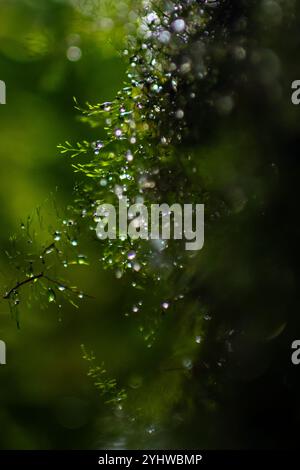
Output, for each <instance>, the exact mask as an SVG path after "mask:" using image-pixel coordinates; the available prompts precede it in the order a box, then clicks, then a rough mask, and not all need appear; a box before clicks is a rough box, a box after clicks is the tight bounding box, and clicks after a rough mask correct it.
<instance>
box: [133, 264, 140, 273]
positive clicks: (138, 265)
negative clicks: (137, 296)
mask: <svg viewBox="0 0 300 470" xmlns="http://www.w3.org/2000/svg"><path fill="white" fill-rule="evenodd" d="M133 269H134V271H136V272H139V271H140V270H141V265H140V263H134V264H133Z"/></svg>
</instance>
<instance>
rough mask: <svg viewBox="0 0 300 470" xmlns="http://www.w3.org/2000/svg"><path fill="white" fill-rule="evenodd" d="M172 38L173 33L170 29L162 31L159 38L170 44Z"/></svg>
mask: <svg viewBox="0 0 300 470" xmlns="http://www.w3.org/2000/svg"><path fill="white" fill-rule="evenodd" d="M170 39H171V33H170V32H169V31H161V32H160V33H159V35H158V40H159V41H160V42H161V43H162V44H168V43H169V42H170Z"/></svg>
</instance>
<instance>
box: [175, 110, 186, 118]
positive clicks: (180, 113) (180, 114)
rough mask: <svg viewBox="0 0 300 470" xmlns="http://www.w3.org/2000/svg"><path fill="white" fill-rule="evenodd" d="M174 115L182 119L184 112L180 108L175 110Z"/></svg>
mask: <svg viewBox="0 0 300 470" xmlns="http://www.w3.org/2000/svg"><path fill="white" fill-rule="evenodd" d="M175 116H176V118H177V119H183V117H184V112H183V111H182V109H178V110H177V111H176V114H175Z"/></svg>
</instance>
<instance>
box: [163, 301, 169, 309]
mask: <svg viewBox="0 0 300 470" xmlns="http://www.w3.org/2000/svg"><path fill="white" fill-rule="evenodd" d="M161 306H162V308H163V309H164V310H168V308H169V307H170V304H169V302H163V303H162V304H161Z"/></svg>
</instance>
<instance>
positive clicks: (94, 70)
mask: <svg viewBox="0 0 300 470" xmlns="http://www.w3.org/2000/svg"><path fill="white" fill-rule="evenodd" d="M129 18H132V19H134V16H133V13H132V12H131V11H130V9H129V6H128V2H127V3H126V2H124V1H120V2H116V1H114V2H100V3H99V2H82V1H68V0H7V1H6V0H0V79H1V80H3V81H5V83H6V87H7V104H6V105H3V106H0V127H1V144H0V158H1V172H0V179H1V180H0V201H1V203H0V213H1V233H0V244H1V248H2V250H1V286H4V285H5V283H6V282H7V281H8V280H9V279H10V278H12V279H13V274H12V272H10V267H9V265H8V264H7V260H6V258H5V256H4V255H3V251H4V249H5V248H6V247H7V243H8V239H9V236H10V234H11V233H14V231H16V230H17V229H18V227H19V226H20V223H21V221H22V220H24V219H25V218H26V217H27V215H28V214H31V213H32V212H33V210H34V209H35V208H36V207H37V206H40V205H42V206H43V211H44V215H45V216H46V217H47V212H48V211H49V218H50V220H51V215H50V210H51V209H50V206H51V204H50V199H51V196H50V194H51V193H53V191H55V188H56V187H57V188H58V191H57V194H56V195H55V199H56V203H57V205H58V206H60V207H65V206H66V205H67V204H68V203H69V202H70V200H71V198H72V188H73V185H74V181H75V180H74V174H73V172H72V170H71V167H70V165H69V162H68V161H67V159H66V160H65V159H63V158H62V157H60V156H59V152H58V150H57V145H58V144H59V143H60V142H64V141H65V140H66V139H68V140H70V141H77V140H81V139H82V138H89V136H93V138H95V137H97V135H96V134H95V133H93V132H92V131H91V130H90V129H88V128H87V127H85V126H84V125H82V124H80V123H78V121H77V119H76V114H77V111H76V110H74V103H73V97H75V96H76V97H77V99H78V101H79V102H81V103H84V102H85V101H90V102H99V101H106V100H109V99H113V98H114V96H115V94H116V92H117V90H118V89H119V88H120V87H121V86H122V83H123V81H124V78H125V64H124V61H123V60H122V57H121V54H120V51H121V50H122V47H123V40H124V37H125V35H126V33H127V32H128V31H129V30H130V22H129V20H128V19H129ZM95 256H97V253H95ZM81 271H82V270H80V272H78V273H76V276H79V279H80V280H79V282H82V284H83V285H84V286H86V289H87V291H96V292H97V299H96V300H91V301H89V302H86V303H85V304H84V306H83V307H82V308H81V309H79V310H76V309H74V308H73V307H72V306H68V305H67V304H64V305H63V308H62V310H63V311H62V312H61V315H60V312H58V311H57V307H56V306H54V307H53V308H52V307H51V306H49V308H48V309H46V310H44V309H43V308H42V306H40V305H38V304H35V305H34V307H33V308H30V309H29V308H27V309H26V308H25V307H24V309H23V311H22V319H21V329H20V330H18V329H17V327H16V323H15V321H14V320H13V319H12V318H11V317H10V314H9V309H8V306H7V303H6V302H5V301H4V300H1V303H0V315H1V319H0V338H1V339H2V340H4V341H5V342H6V344H7V365H6V366H3V367H1V368H0V424H1V433H0V448H2V449H49V448H95V447H97V446H98V445H99V442H98V441H99V436H100V435H101V432H102V431H103V430H101V424H100V421H99V419H100V417H102V418H103V416H104V415H105V413H108V411H107V407H106V406H105V405H104V404H103V402H101V400H99V396H98V394H97V391H96V390H95V388H94V387H93V384H92V382H91V381H90V380H89V379H88V378H87V376H86V373H87V365H86V363H85V362H84V361H83V359H82V352H81V349H80V345H81V344H82V343H85V345H86V347H87V348H88V349H92V350H93V351H95V353H96V355H97V357H99V358H101V360H104V361H105V360H108V359H109V365H110V372H111V374H112V376H114V375H118V376H120V375H121V376H122V370H121V369H122V365H121V363H120V362H121V361H120V360H119V357H120V352H121V355H122V360H123V361H126V364H127V366H126V367H129V368H130V364H131V363H132V362H133V363H134V361H135V354H134V351H135V348H134V347H132V345H131V347H130V348H129V347H128V342H129V341H131V342H134V340H136V345H137V348H139V344H140V343H141V340H140V339H139V338H138V339H136V338H135V337H131V336H132V335H131V336H130V333H129V328H130V325H129V323H128V321H127V320H125V319H124V317H123V316H121V315H119V310H120V304H122V302H123V300H124V292H122V288H121V286H120V284H119V283H118V284H116V282H117V281H116V279H115V277H114V275H113V274H108V273H105V275H104V274H103V273H102V272H101V271H100V267H98V271H97V272H92V271H87V270H86V271H84V270H83V272H81ZM1 297H2V296H1ZM116 325H117V326H116ZM126 329H127V330H128V334H127V333H126ZM136 336H137V335H136ZM116 345H117V346H118V347H116ZM104 434H105V432H104Z"/></svg>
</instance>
